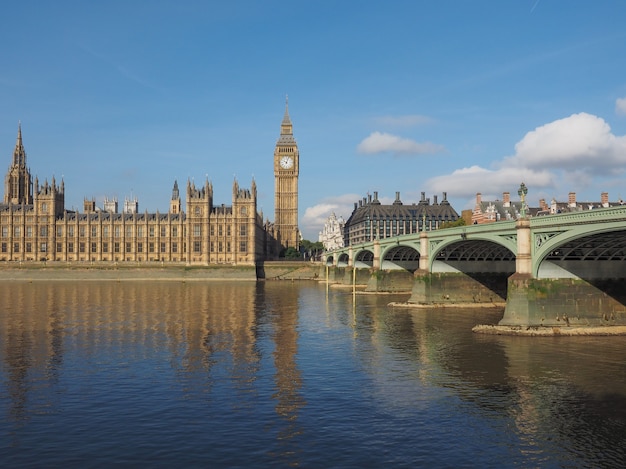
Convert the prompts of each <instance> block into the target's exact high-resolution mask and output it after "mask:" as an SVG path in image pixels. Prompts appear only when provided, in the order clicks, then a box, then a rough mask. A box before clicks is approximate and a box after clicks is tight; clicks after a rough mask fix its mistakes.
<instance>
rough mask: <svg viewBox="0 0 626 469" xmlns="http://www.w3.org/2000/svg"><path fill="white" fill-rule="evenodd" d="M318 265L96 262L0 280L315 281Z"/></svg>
mask: <svg viewBox="0 0 626 469" xmlns="http://www.w3.org/2000/svg"><path fill="white" fill-rule="evenodd" d="M319 270H320V265H319V264H318V263H312V262H294V261H273V262H264V263H262V264H260V265H258V266H254V265H204V266H199V265H186V264H165V263H159V262H151V263H126V262H125V263H118V264H112V263H105V262H102V263H97V262H93V263H90V262H80V263H79V262H75V263H62V262H47V263H44V262H32V263H31V262H28V263H27V262H24V263H21V264H19V263H10V264H9V263H7V264H0V281H29V282H32V281H48V280H64V281H99V280H111V281H146V280H155V281H157V280H158V281H183V282H187V281H210V280H236V281H257V280H317V279H318V277H319Z"/></svg>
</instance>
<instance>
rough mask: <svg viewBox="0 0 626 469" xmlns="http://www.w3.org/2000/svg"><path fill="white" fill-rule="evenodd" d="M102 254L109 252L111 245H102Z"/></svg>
mask: <svg viewBox="0 0 626 469" xmlns="http://www.w3.org/2000/svg"><path fill="white" fill-rule="evenodd" d="M92 252H94V251H92ZM102 252H109V243H102Z"/></svg>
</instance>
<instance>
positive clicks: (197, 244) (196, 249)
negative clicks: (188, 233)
mask: <svg viewBox="0 0 626 469" xmlns="http://www.w3.org/2000/svg"><path fill="white" fill-rule="evenodd" d="M193 252H200V241H194V242H193Z"/></svg>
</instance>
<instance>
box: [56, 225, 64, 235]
mask: <svg viewBox="0 0 626 469" xmlns="http://www.w3.org/2000/svg"><path fill="white" fill-rule="evenodd" d="M57 236H63V227H62V226H57Z"/></svg>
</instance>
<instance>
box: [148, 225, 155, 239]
mask: <svg viewBox="0 0 626 469" xmlns="http://www.w3.org/2000/svg"><path fill="white" fill-rule="evenodd" d="M148 236H150V237H151V238H154V226H152V225H151V226H150V227H148Z"/></svg>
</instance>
